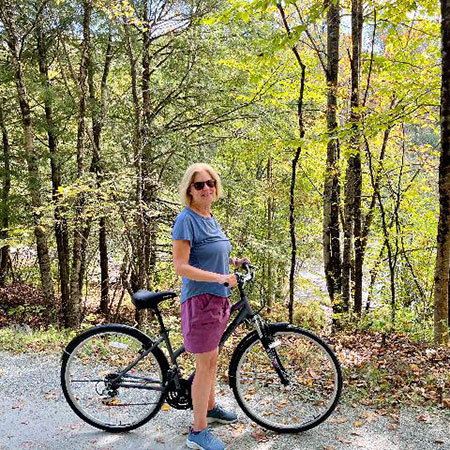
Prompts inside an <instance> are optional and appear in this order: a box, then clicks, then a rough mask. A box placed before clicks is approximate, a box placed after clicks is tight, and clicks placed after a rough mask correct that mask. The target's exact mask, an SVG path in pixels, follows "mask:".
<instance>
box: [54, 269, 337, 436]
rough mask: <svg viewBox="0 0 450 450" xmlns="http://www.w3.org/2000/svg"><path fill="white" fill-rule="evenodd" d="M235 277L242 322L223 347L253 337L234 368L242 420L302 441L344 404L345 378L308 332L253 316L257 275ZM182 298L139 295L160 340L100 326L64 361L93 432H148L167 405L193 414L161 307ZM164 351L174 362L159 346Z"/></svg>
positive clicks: (76, 407) (69, 396)
mask: <svg viewBox="0 0 450 450" xmlns="http://www.w3.org/2000/svg"><path fill="white" fill-rule="evenodd" d="M244 268H245V272H246V273H245V274H239V273H237V274H236V277H237V281H238V283H237V288H238V290H239V294H240V299H239V301H238V302H237V303H235V304H233V305H232V307H231V311H232V313H233V312H235V313H236V315H235V317H234V319H233V320H232V322H231V323H230V324H229V325H228V327H227V329H226V330H225V332H224V333H223V336H222V338H221V341H220V347H222V345H223V344H224V343H225V342H226V341H227V340H228V338H229V337H230V336H231V335H232V334H233V332H234V331H235V330H236V328H237V327H238V326H239V325H241V324H243V323H246V324H247V325H249V326H252V327H253V328H254V330H253V331H252V332H250V333H249V334H247V335H246V336H245V337H244V338H243V339H242V340H241V341H240V343H239V344H238V345H237V347H236V348H235V350H234V352H233V354H232V357H231V361H230V364H229V372H228V378H229V384H230V387H231V389H232V391H233V394H234V396H235V398H236V400H237V402H238V404H239V406H240V407H241V408H242V410H243V411H244V413H245V414H246V415H247V416H248V417H249V418H250V419H252V420H253V421H254V422H256V423H258V424H259V425H261V426H262V427H264V428H267V429H269V430H273V431H276V432H281V433H296V432H300V431H304V430H308V429H310V428H313V427H315V426H317V425H318V424H320V423H321V422H323V421H324V420H326V419H327V417H329V416H330V414H331V413H332V412H333V410H334V409H335V408H336V405H337V403H338V401H339V397H340V394H341V390H342V372H341V368H340V364H339V361H338V359H337V357H336V355H335V354H334V353H333V351H332V350H331V349H330V347H328V345H327V344H326V343H325V342H323V341H322V339H320V338H319V337H318V336H316V335H315V334H313V333H311V332H310V331H307V330H304V329H301V328H298V327H295V326H293V325H291V324H289V323H268V322H267V321H265V320H264V319H263V318H262V317H261V316H260V312H261V310H262V309H263V308H264V307H265V304H264V303H263V304H262V306H261V307H260V308H259V309H258V311H256V312H255V311H254V310H253V308H252V306H251V305H250V302H249V299H248V297H247V294H246V292H245V286H246V284H247V283H249V282H250V281H253V279H254V269H255V268H254V267H252V266H250V265H249V264H246V265H244ZM174 297H176V293H175V292H172V291H164V292H149V291H138V292H137V293H135V294H134V295H133V296H132V301H133V303H134V305H135V306H136V308H137V309H138V310H141V309H145V308H150V309H151V310H152V311H153V312H154V314H155V316H156V317H157V319H158V322H159V328H160V337H159V338H157V339H156V340H154V339H152V338H151V337H149V336H147V335H146V334H144V333H143V332H142V331H140V330H138V329H136V328H133V327H129V326H126V325H119V324H109V325H99V326H96V327H93V328H91V329H89V330H87V331H84V332H83V333H81V334H80V335H79V336H77V337H75V338H74V339H73V340H72V341H71V342H70V343H69V344H68V345H67V347H66V349H65V350H64V352H63V355H62V366H61V384H62V389H63V392H64V396H65V398H66V400H67V402H68V403H69V405H70V406H71V408H72V409H73V411H74V412H75V413H76V414H77V415H78V416H79V417H80V418H82V419H83V420H84V421H86V422H87V423H89V424H91V425H93V426H94V427H97V428H100V429H102V430H106V431H110V432H125V431H130V430H133V429H135V428H138V427H140V426H141V425H144V424H145V423H146V422H148V421H149V420H150V419H151V418H152V417H154V416H155V415H156V414H157V413H158V411H159V410H160V409H161V407H162V405H163V404H164V403H168V404H169V405H170V406H172V407H173V408H176V409H188V408H192V400H191V383H192V380H193V377H194V375H195V374H194V373H192V374H191V375H190V376H189V378H188V379H185V378H183V377H182V376H181V374H180V366H179V364H178V362H177V359H178V358H179V357H180V356H181V355H182V354H183V353H184V352H185V349H184V347H183V346H181V347H180V348H178V349H177V350H175V351H174V350H173V348H172V345H171V342H170V339H169V331H170V330H167V329H166V327H165V326H164V322H163V318H162V315H161V312H160V310H159V308H158V305H159V303H161V302H163V301H165V300H167V299H171V298H174ZM162 343H165V345H166V348H167V352H168V355H169V361H170V364H169V361H168V359H167V357H166V356H165V354H164V353H163V351H162V350H161V348H160V345H161V344H162Z"/></svg>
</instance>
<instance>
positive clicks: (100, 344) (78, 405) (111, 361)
mask: <svg viewBox="0 0 450 450" xmlns="http://www.w3.org/2000/svg"><path fill="white" fill-rule="evenodd" d="M142 348H143V344H142V342H140V340H139V339H137V338H136V337H134V336H133V335H131V334H128V333H120V332H103V333H98V334H94V335H93V336H91V337H90V338H88V339H85V340H83V341H82V342H81V343H80V344H79V345H78V346H77V347H76V348H75V349H74V350H73V352H72V353H71V354H70V355H69V356H68V360H67V367H66V370H65V376H64V378H65V383H66V386H67V391H68V396H69V400H70V401H71V402H72V404H73V405H74V406H73V407H74V408H75V410H76V412H78V411H79V412H80V413H81V414H82V415H83V418H84V417H86V418H87V420H89V421H91V422H93V424H95V425H98V426H100V427H103V428H106V429H108V428H109V429H116V428H117V429H120V428H125V427H130V426H133V425H134V424H136V423H139V422H141V421H143V420H145V419H146V418H147V417H148V416H149V415H150V414H153V413H154V412H155V407H157V408H159V407H160V405H161V396H162V389H161V387H162V385H163V377H162V373H161V368H160V365H159V363H158V361H157V360H156V359H155V357H154V355H153V353H150V354H149V355H148V356H146V357H145V358H143V359H141V360H140V361H139V363H138V364H137V365H136V366H135V367H133V368H132V369H131V370H130V372H129V373H126V374H125V375H123V376H122V377H121V378H118V374H120V373H121V371H122V370H123V369H124V368H125V367H127V366H128V365H129V364H131V363H133V361H135V360H136V359H137V358H138V357H139V356H140V354H141V351H142Z"/></svg>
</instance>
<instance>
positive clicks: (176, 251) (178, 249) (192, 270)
mask: <svg viewBox="0 0 450 450" xmlns="http://www.w3.org/2000/svg"><path fill="white" fill-rule="evenodd" d="M172 242H173V265H174V267H175V272H176V273H177V274H178V275H180V276H181V277H185V278H189V279H190V280H194V281H209V282H212V283H222V284H223V283H226V282H227V283H228V284H229V285H230V287H234V286H236V277H235V276H234V275H233V274H221V273H215V272H209V271H207V270H203V269H199V268H197V267H194V266H191V265H190V264H189V255H190V253H191V245H190V242H189V241H181V240H175V241H172Z"/></svg>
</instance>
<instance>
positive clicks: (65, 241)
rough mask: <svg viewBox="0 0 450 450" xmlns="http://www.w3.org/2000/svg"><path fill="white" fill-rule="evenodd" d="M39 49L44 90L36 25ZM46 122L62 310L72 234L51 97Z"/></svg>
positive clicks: (42, 49) (43, 49) (42, 54)
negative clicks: (63, 195) (62, 202)
mask: <svg viewBox="0 0 450 450" xmlns="http://www.w3.org/2000/svg"><path fill="white" fill-rule="evenodd" d="M36 37H37V48H38V55H39V73H40V75H41V77H42V86H43V89H45V90H46V89H49V88H50V79H49V75H48V63H47V45H46V43H45V40H44V34H43V32H42V29H41V28H40V27H38V28H37V32H36ZM44 110H45V121H46V126H47V138H48V149H49V153H50V169H51V177H52V199H53V204H54V217H55V226H54V230H55V239H56V248H57V253H58V267H59V282H60V288H61V304H62V309H63V311H64V310H65V309H66V308H67V307H68V304H69V302H70V291H69V281H70V270H69V260H70V250H69V233H68V228H67V220H66V219H65V217H64V211H63V208H62V207H61V205H60V200H59V198H60V194H59V187H60V186H61V163H60V161H59V156H58V141H57V135H56V132H55V124H54V121H53V108H52V103H51V96H50V95H45V96H44Z"/></svg>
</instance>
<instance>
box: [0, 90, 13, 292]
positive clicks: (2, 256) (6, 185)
mask: <svg viewBox="0 0 450 450" xmlns="http://www.w3.org/2000/svg"><path fill="white" fill-rule="evenodd" d="M3 104H4V99H2V98H0V127H1V130H2V144H3V167H2V179H3V186H2V196H1V209H0V211H1V227H2V228H1V231H0V238H1V239H2V240H4V241H6V240H7V239H8V237H9V231H8V228H9V192H10V190H11V167H10V145H9V137H8V131H7V129H6V124H5V116H4V113H3ZM9 258H10V257H9V244H5V245H3V247H2V248H1V251H0V287H5V283H6V277H7V275H8V267H9Z"/></svg>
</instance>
